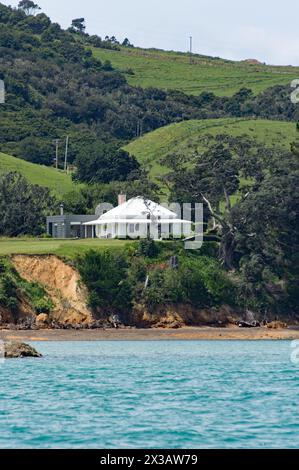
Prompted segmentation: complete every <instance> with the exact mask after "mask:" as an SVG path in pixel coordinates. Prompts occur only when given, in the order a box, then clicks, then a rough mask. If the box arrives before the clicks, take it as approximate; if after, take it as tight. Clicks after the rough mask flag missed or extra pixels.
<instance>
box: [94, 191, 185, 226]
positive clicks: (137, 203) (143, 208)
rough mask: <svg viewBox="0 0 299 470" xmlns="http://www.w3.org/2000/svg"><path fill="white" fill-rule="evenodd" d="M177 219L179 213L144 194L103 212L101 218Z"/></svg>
mask: <svg viewBox="0 0 299 470" xmlns="http://www.w3.org/2000/svg"><path fill="white" fill-rule="evenodd" d="M147 218H149V219H151V220H153V219H160V218H161V219H175V218H177V214H176V213H175V212H172V211H170V210H169V209H166V208H165V207H163V206H161V205H160V204H157V203H156V202H153V201H151V200H149V199H145V198H143V197H142V196H138V197H134V198H132V199H130V200H129V201H127V202H125V203H124V204H121V205H120V206H118V207H115V208H114V209H111V210H110V211H108V212H106V213H105V214H103V215H102V216H101V217H100V219H99V220H109V221H111V220H116V221H117V220H118V219H147Z"/></svg>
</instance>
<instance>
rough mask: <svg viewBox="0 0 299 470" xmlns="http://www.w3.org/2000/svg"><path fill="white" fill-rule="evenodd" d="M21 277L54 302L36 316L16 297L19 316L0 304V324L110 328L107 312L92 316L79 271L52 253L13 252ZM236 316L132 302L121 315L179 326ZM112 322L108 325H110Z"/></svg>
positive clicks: (134, 321)
mask: <svg viewBox="0 0 299 470" xmlns="http://www.w3.org/2000/svg"><path fill="white" fill-rule="evenodd" d="M11 261H12V264H13V266H14V268H15V269H16V270H17V272H18V273H19V275H20V276H21V278H23V279H25V280H26V281H29V282H37V283H39V284H41V285H42V286H43V287H44V289H45V291H46V292H47V294H48V296H49V297H50V298H51V300H52V303H53V306H54V307H53V309H52V311H51V312H50V313H49V315H47V314H41V315H38V316H37V314H36V313H35V311H34V309H33V308H32V306H31V305H30V303H29V302H28V299H26V298H25V296H24V295H21V294H20V295H19V298H18V305H19V308H18V315H17V316H18V318H15V317H14V315H13V313H12V312H11V311H9V310H8V309H5V308H3V307H2V308H1V307H0V325H8V324H13V323H19V322H22V321H23V320H26V317H27V318H29V319H32V318H33V319H34V322H33V324H34V325H35V327H37V328H48V327H54V328H55V327H63V326H67V325H72V326H76V325H81V326H84V325H85V326H90V327H95V324H96V325H98V326H101V325H102V323H101V321H102V322H103V326H105V325H106V326H108V327H111V326H113V322H112V323H111V321H110V317H109V312H102V314H101V315H97V318H95V317H94V315H93V313H92V311H91V310H90V309H89V308H88V306H87V300H88V292H87V289H86V288H85V287H84V285H83V284H82V282H80V275H79V273H78V271H77V270H76V269H75V268H74V267H73V266H71V265H69V264H67V263H66V262H64V261H63V260H61V259H60V258H58V257H57V256H54V255H15V256H13V257H12V258H11ZM239 318H240V317H239V315H238V314H237V313H236V312H235V311H233V310H232V309H231V308H230V307H228V306H223V307H221V308H219V309H198V308H195V307H192V306H191V305H183V304H182V305H181V304H176V305H167V306H166V305H159V306H157V308H156V309H155V310H154V311H153V312H149V311H148V310H147V309H146V308H145V307H144V306H142V305H135V306H134V308H133V309H132V312H131V313H130V314H128V315H126V318H123V319H122V320H123V322H124V324H126V325H131V326H136V327H137V328H151V327H152V328H180V327H182V326H185V325H187V326H189V325H190V326H191V325H193V326H195V325H196V326H201V325H210V326H228V325H230V324H234V323H235V322H236V321H237V320H238V319H239ZM110 323H111V324H110Z"/></svg>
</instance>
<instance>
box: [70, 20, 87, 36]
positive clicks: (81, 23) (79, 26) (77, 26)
mask: <svg viewBox="0 0 299 470" xmlns="http://www.w3.org/2000/svg"><path fill="white" fill-rule="evenodd" d="M72 29H74V30H75V31H76V32H78V33H81V34H83V33H85V30H86V25H85V18H75V19H74V20H73V21H72Z"/></svg>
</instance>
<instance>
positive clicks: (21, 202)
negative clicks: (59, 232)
mask: <svg viewBox="0 0 299 470" xmlns="http://www.w3.org/2000/svg"><path fill="white" fill-rule="evenodd" d="M55 209H57V201H56V200H55V198H54V197H53V196H51V194H50V191H49V189H47V188H43V187H41V186H37V185H32V184H30V183H28V181H27V180H26V179H25V178H24V177H23V176H21V175H20V174H18V173H4V174H2V175H0V236H1V235H5V236H9V237H15V236H19V235H35V236H38V235H41V234H42V233H43V232H44V231H45V216H46V215H47V214H49V213H50V212H51V211H55Z"/></svg>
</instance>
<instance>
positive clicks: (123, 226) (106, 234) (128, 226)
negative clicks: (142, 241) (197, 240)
mask: <svg viewBox="0 0 299 470" xmlns="http://www.w3.org/2000/svg"><path fill="white" fill-rule="evenodd" d="M99 212H100V213H102V215H101V216H100V217H99V218H98V219H97V220H94V221H91V222H87V223H85V224H84V225H85V227H86V230H87V227H88V226H93V227H95V234H96V236H97V237H98V238H127V237H129V238H133V239H136V238H147V237H148V236H150V237H151V238H152V239H154V240H160V239H163V238H164V239H167V238H170V236H173V237H174V238H180V237H181V236H185V237H188V236H190V235H191V234H192V233H193V232H192V223H191V222H190V221H189V220H183V219H181V218H180V217H179V215H178V214H177V213H176V212H173V211H171V210H169V209H167V208H165V207H163V206H162V205H160V204H157V203H155V202H153V201H150V200H149V199H145V198H143V197H141V196H139V197H135V198H132V199H130V200H129V201H126V197H125V196H124V195H120V196H119V204H118V206H117V207H115V208H113V209H111V210H108V211H107V212H105V213H103V212H104V210H103V207H101V205H100V206H99V207H98V213H99Z"/></svg>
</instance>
